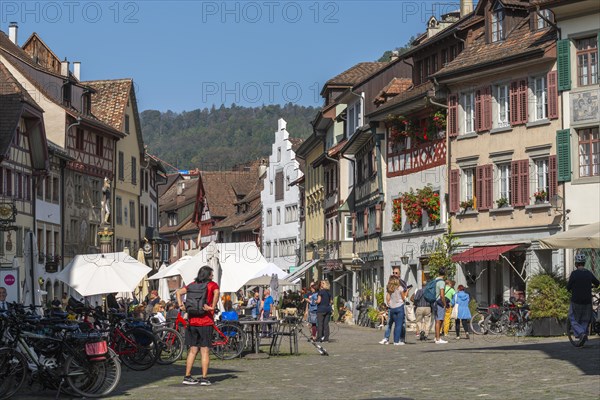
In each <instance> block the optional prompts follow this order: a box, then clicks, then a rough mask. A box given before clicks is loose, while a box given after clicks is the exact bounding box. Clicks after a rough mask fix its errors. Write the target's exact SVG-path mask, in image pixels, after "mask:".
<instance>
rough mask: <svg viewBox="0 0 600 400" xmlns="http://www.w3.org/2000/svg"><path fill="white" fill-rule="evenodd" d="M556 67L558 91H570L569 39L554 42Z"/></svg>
mask: <svg viewBox="0 0 600 400" xmlns="http://www.w3.org/2000/svg"><path fill="white" fill-rule="evenodd" d="M556 50H557V56H556V65H557V67H558V90H561V91H562V90H571V61H570V51H571V41H570V40H569V39H563V40H558V41H557V42H556Z"/></svg>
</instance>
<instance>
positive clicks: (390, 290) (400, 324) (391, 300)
mask: <svg viewBox="0 0 600 400" xmlns="http://www.w3.org/2000/svg"><path fill="white" fill-rule="evenodd" d="M386 292H387V293H386V296H385V300H386V303H387V305H388V307H389V310H390V319H389V322H388V327H389V331H390V332H391V327H392V324H393V325H394V345H395V346H401V345H404V344H405V340H402V331H403V329H404V317H405V313H404V300H405V299H406V294H407V291H406V289H405V288H404V287H403V286H402V285H401V283H400V278H399V277H398V276H397V275H392V276H390V279H389V280H388V284H387V288H386ZM386 332H387V330H386ZM388 335H389V334H388ZM379 343H382V344H388V343H389V336H388V337H384V338H383V340H382V341H381V342H379Z"/></svg>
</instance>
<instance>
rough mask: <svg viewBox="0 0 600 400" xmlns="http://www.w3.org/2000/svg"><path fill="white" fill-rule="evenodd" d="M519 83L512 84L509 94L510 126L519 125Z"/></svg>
mask: <svg viewBox="0 0 600 400" xmlns="http://www.w3.org/2000/svg"><path fill="white" fill-rule="evenodd" d="M518 91H519V82H517V81H513V82H511V83H510V93H509V100H510V101H509V102H510V124H511V125H517V124H519V115H520V114H519V96H518Z"/></svg>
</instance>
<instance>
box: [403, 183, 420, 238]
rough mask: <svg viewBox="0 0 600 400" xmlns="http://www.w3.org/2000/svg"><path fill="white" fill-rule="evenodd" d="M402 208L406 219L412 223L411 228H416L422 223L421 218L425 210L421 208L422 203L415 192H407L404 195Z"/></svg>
mask: <svg viewBox="0 0 600 400" xmlns="http://www.w3.org/2000/svg"><path fill="white" fill-rule="evenodd" d="M401 198H402V208H403V209H404V214H405V215H406V219H407V220H408V222H409V223H410V225H411V227H413V228H416V227H418V226H419V224H420V223H421V216H422V215H423V209H422V208H421V202H420V200H419V197H418V196H417V194H416V193H415V192H413V191H412V189H411V191H410V192H406V193H404V194H403V195H402V197H401Z"/></svg>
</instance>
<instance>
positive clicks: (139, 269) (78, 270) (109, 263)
mask: <svg viewBox="0 0 600 400" xmlns="http://www.w3.org/2000/svg"><path fill="white" fill-rule="evenodd" d="M148 272H150V268H148V266H146V265H144V264H142V263H140V262H139V261H138V260H136V259H135V258H133V257H131V256H128V255H126V254H124V253H122V252H119V253H104V254H84V255H78V256H75V258H74V259H73V260H72V261H71V262H70V263H69V264H68V265H67V266H66V267H65V268H64V269H63V270H62V271H61V272H59V273H58V274H57V275H56V278H57V279H59V280H61V281H62V282H64V283H66V284H67V285H69V286H71V287H72V288H73V289H75V290H76V291H77V292H79V293H80V294H81V295H82V296H92V295H96V294H105V293H113V292H130V291H133V290H134V289H135V288H136V287H137V284H138V283H139V282H140V281H141V280H142V278H143V277H144V275H146V274H147V273H148Z"/></svg>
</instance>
